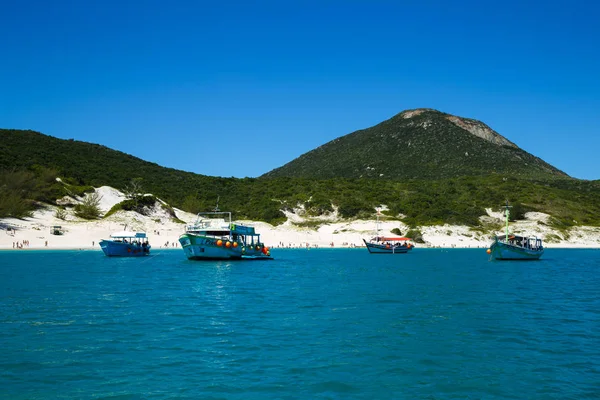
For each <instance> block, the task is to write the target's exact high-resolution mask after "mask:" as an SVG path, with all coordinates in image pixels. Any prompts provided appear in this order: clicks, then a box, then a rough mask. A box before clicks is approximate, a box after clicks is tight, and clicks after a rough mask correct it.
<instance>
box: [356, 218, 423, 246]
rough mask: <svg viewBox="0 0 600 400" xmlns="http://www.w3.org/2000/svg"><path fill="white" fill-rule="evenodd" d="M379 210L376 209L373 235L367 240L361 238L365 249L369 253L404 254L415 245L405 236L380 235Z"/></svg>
mask: <svg viewBox="0 0 600 400" xmlns="http://www.w3.org/2000/svg"><path fill="white" fill-rule="evenodd" d="M380 214H381V212H380V210H379V209H378V210H377V222H376V228H375V236H374V237H372V238H371V239H369V240H365V239H363V242H364V243H365V246H367V250H369V253H371V254H404V253H408V252H409V251H410V250H412V249H413V247H415V246H414V245H413V244H412V243H410V242H409V241H410V240H411V239H410V238H407V237H394V236H387V237H386V236H380V235H379V231H380V224H379V215H380Z"/></svg>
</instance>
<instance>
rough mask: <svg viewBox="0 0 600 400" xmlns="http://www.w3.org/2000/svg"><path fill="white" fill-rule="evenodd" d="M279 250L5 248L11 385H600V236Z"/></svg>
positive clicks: (356, 392) (190, 393)
mask: <svg viewBox="0 0 600 400" xmlns="http://www.w3.org/2000/svg"><path fill="white" fill-rule="evenodd" d="M272 252H273V255H274V256H275V257H276V260H275V261H250V262H198V261H196V262H193V261H188V260H186V259H185V257H184V255H183V252H182V251H181V250H164V251H155V252H154V255H153V256H151V257H147V258H144V259H117V258H107V257H104V255H103V254H102V252H101V251H3V252H0V302H1V306H2V307H1V308H0V398H2V399H11V400H12V399H63V398H66V399H592V398H595V399H597V398H600V250H559V249H549V250H547V252H546V254H545V255H544V257H543V259H542V260H541V261H539V262H495V263H494V262H488V260H487V258H488V256H487V254H486V253H485V249H468V250H458V249H453V250H444V249H419V248H417V249H415V250H414V251H413V252H412V253H410V254H404V255H369V254H368V253H367V251H366V250H365V249H351V250H341V249H312V250H282V249H273V251H272Z"/></svg>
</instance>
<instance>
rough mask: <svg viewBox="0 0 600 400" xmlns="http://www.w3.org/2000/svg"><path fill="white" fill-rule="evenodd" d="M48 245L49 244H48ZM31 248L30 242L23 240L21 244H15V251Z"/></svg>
mask: <svg viewBox="0 0 600 400" xmlns="http://www.w3.org/2000/svg"><path fill="white" fill-rule="evenodd" d="M46 243H48V242H46ZM27 247H29V240H21V241H20V242H19V241H17V242H13V249H23V248H27Z"/></svg>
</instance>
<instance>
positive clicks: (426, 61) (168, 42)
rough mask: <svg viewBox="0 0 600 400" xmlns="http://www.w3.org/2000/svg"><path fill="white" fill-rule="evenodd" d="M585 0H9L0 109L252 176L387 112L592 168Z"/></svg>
mask: <svg viewBox="0 0 600 400" xmlns="http://www.w3.org/2000/svg"><path fill="white" fill-rule="evenodd" d="M599 15H600V6H599V5H598V4H597V2H595V1H591V0H590V1H580V0H572V1H559V2H557V1H552V0H550V1H539V2H532V1H512V0H510V1H485V0H483V1H482V0H478V1H456V2H455V1H428V0H423V1H409V2H401V1H352V0H347V1H325V0H323V1H256V2H254V1H243V2H230V1H226V0H224V1H219V2H217V1H211V2H201V1H190V2H180V1H113V0H107V1H89V2H88V1H78V0H72V1H61V0H56V1H27V0H23V1H12V2H8V1H5V2H3V4H2V7H1V11H0V21H1V23H0V56H1V59H0V127H3V128H17V129H33V130H36V131H40V132H42V133H45V134H48V135H52V136H55V137H59V138H64V139H69V138H74V139H77V140H83V141H87V142H92V143H99V144H102V145H105V146H108V147H110V148H113V149H116V150H120V151H124V152H126V153H129V154H132V155H134V156H136V157H140V158H142V159H144V160H147V161H152V162H156V163H158V164H160V165H163V166H166V167H172V168H177V169H181V170H186V171H192V172H196V173H200V174H205V175H213V176H225V177H230V176H235V177H245V176H249V177H256V176H259V175H261V174H263V173H266V172H268V171H270V170H271V169H273V168H276V167H279V166H281V165H283V164H285V163H286V162H289V161H291V160H292V159H294V158H296V157H298V156H300V155H301V154H303V153H305V152H307V151H310V150H312V149H314V148H316V147H318V146H320V145H322V144H324V143H326V142H328V141H330V140H332V139H335V138H336V137H339V136H342V135H345V134H347V133H350V132H353V131H355V130H358V129H363V128H367V127H370V126H372V125H375V124H377V123H379V122H381V121H383V120H385V119H388V118H390V117H392V116H393V115H395V114H397V113H398V112H400V111H402V110H405V109H409V108H419V107H430V108H435V109H438V110H440V111H444V112H448V113H451V114H455V115H459V116H463V117H469V118H475V119H479V120H481V121H483V122H485V123H487V124H488V125H490V126H491V127H492V128H493V129H495V130H496V131H497V132H499V133H500V134H501V135H503V136H505V137H506V138H508V139H509V140H511V141H513V142H515V143H516V144H517V145H518V146H520V147H521V148H523V149H525V150H526V151H528V152H530V153H532V154H534V155H536V156H538V157H540V158H542V159H544V160H545V161H547V162H549V163H550V164H552V165H554V166H556V167H558V168H559V169H561V170H563V171H565V172H566V173H568V174H569V175H571V176H574V177H577V178H582V179H599V178H600V156H599V151H600V23H599V22H598V21H599V19H598V18H599Z"/></svg>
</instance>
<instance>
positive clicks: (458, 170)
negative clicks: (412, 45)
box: [264, 109, 567, 180]
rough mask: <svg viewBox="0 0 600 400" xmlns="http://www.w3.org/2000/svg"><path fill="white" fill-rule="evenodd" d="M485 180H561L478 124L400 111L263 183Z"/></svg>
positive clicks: (271, 174) (305, 157) (303, 158)
mask: <svg viewBox="0 0 600 400" xmlns="http://www.w3.org/2000/svg"><path fill="white" fill-rule="evenodd" d="M490 174H500V175H502V176H505V175H507V174H509V175H510V176H518V177H524V178H535V179H541V178H549V179H551V178H556V177H567V175H566V174H565V173H564V172H562V171H560V170H558V169H556V168H555V167H553V166H551V165H550V164H548V163H546V162H544V161H543V160H541V159H539V158H537V157H535V156H533V155H531V154H529V153H527V152H526V151H524V150H522V149H520V148H519V147H518V146H517V145H515V144H514V143H512V142H510V141H508V140H506V139H505V138H504V137H502V136H501V135H499V134H498V133H497V132H495V131H493V130H492V129H491V128H489V127H488V126H487V125H485V124H484V123H482V122H479V121H476V120H472V119H467V118H460V117H455V116H453V115H449V114H445V113H442V112H439V111H435V110H430V109H418V110H410V111H404V112H402V113H400V114H398V115H396V116H394V117H393V118H390V119H389V120H387V121H384V122H382V123H380V124H378V125H376V126H373V127H371V128H368V129H363V130H360V131H356V132H353V133H350V134H348V135H345V136H342V137H340V138H337V139H335V140H332V141H331V142H329V143H326V144H324V145H322V146H320V147H318V148H316V149H314V150H312V151H309V152H308V153H305V154H303V155H302V156H300V157H298V158H297V159H295V160H293V161H291V162H289V163H287V164H285V165H284V166H282V167H280V168H277V169H274V170H273V171H270V172H268V173H266V174H265V175H264V177H283V176H285V177H303V178H318V179H327V178H371V179H384V180H389V179H393V180H406V179H440V178H456V177H463V176H489V175H490Z"/></svg>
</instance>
